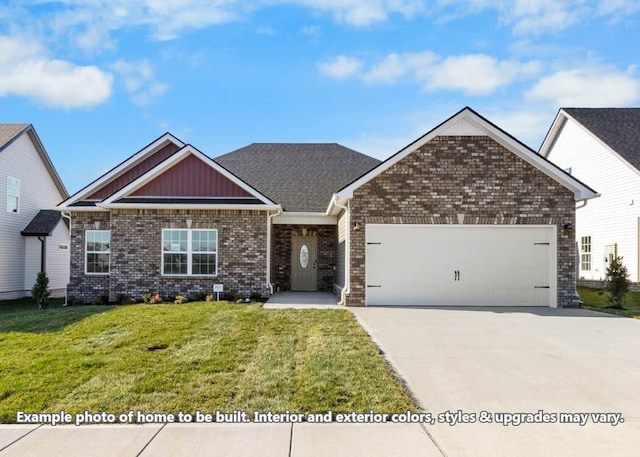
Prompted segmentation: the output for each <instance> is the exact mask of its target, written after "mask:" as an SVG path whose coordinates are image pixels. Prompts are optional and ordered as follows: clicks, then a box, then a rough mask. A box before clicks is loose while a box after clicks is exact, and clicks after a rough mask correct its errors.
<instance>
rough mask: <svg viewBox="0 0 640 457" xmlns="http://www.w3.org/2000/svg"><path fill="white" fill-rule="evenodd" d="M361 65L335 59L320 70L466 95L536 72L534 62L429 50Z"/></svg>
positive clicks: (342, 76) (489, 90)
mask: <svg viewBox="0 0 640 457" xmlns="http://www.w3.org/2000/svg"><path fill="white" fill-rule="evenodd" d="M363 65H364V64H363V62H362V61H361V60H359V59H356V58H354V57H347V56H339V57H337V58H335V59H333V60H331V61H329V62H328V63H325V64H321V66H320V69H321V71H322V72H323V73H325V74H326V75H329V76H331V77H334V78H336V79H346V78H349V77H353V76H359V77H361V78H362V79H363V80H364V81H365V82H367V83H369V84H395V83H397V82H398V81H399V80H400V79H402V78H405V77H406V78H410V79H412V80H413V81H414V82H415V83H416V84H418V85H420V86H421V87H422V88H423V89H424V90H426V91H438V90H452V91H460V92H464V93H466V94H469V95H487V94H490V93H492V92H494V91H496V90H497V89H499V88H500V87H503V86H507V85H510V84H512V83H513V82H514V81H516V80H517V79H519V78H529V77H531V76H534V75H535V74H537V73H538V71H539V64H538V63H537V62H518V61H514V60H498V59H496V58H495V57H492V56H489V55H486V54H467V55H460V56H450V57H446V58H443V57H441V56H438V55H437V54H435V53H433V52H431V51H424V52H418V53H413V52H407V53H402V54H396V53H393V54H389V55H387V56H385V57H384V58H383V59H381V60H380V61H379V62H378V63H376V64H375V65H373V66H371V67H370V68H369V69H368V70H366V71H364V72H360V69H361V68H362V67H363Z"/></svg>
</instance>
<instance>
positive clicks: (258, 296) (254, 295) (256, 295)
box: [249, 292, 262, 301]
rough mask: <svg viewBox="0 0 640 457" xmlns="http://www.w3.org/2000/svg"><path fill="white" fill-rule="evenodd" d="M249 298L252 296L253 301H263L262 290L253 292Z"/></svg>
mask: <svg viewBox="0 0 640 457" xmlns="http://www.w3.org/2000/svg"><path fill="white" fill-rule="evenodd" d="M249 298H251V301H262V294H261V293H260V292H251V295H250V296H249Z"/></svg>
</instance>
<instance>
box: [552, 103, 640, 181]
mask: <svg viewBox="0 0 640 457" xmlns="http://www.w3.org/2000/svg"><path fill="white" fill-rule="evenodd" d="M567 119H572V120H574V121H575V122H576V123H578V124H579V125H580V126H582V128H584V129H585V130H586V131H587V132H588V133H590V134H591V135H592V136H594V137H595V138H596V139H597V140H598V141H599V142H600V143H602V144H603V145H604V146H605V147H607V148H608V149H609V150H610V151H612V152H613V153H614V154H616V155H617V156H618V157H620V158H621V159H623V160H624V161H626V162H627V163H628V164H629V166H631V167H632V168H635V170H636V172H640V108H562V109H560V111H559V112H558V115H557V116H556V118H555V120H554V122H553V124H552V126H551V128H550V129H549V132H548V133H547V136H546V138H545V140H544V142H543V143H542V146H541V147H540V154H542V155H544V156H545V157H548V156H549V154H550V153H551V149H552V148H553V145H554V144H555V141H556V139H557V137H558V136H559V135H560V133H561V132H562V127H563V125H564V123H565V122H566V120H567Z"/></svg>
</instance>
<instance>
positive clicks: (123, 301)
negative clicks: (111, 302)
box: [116, 294, 136, 305]
mask: <svg viewBox="0 0 640 457" xmlns="http://www.w3.org/2000/svg"><path fill="white" fill-rule="evenodd" d="M116 303H117V304H119V305H133V304H134V303H136V299H135V298H133V297H129V296H128V295H125V294H118V295H117V297H116Z"/></svg>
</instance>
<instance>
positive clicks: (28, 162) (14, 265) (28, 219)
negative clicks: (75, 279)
mask: <svg viewBox="0 0 640 457" xmlns="http://www.w3.org/2000/svg"><path fill="white" fill-rule="evenodd" d="M67 197H68V194H67V191H66V189H65V187H64V185H63V184H62V181H61V180H60V177H59V176H58V174H57V172H56V170H55V168H54V167H53V164H52V163H51V160H50V159H49V156H48V155H47V152H46V151H45V149H44V147H43V146H42V143H41V142H40V139H39V138H38V135H37V133H36V131H35V129H34V128H33V126H32V125H30V124H0V299H12V298H19V297H23V296H26V295H29V294H30V291H31V287H32V286H33V284H34V283H35V280H36V276H37V274H38V272H39V271H41V267H42V254H43V247H44V252H45V255H44V261H45V265H44V267H45V271H46V272H47V275H48V276H49V286H50V289H51V291H52V295H53V296H56V295H58V296H59V295H64V292H65V289H66V287H67V283H68V282H69V249H68V245H69V227H68V224H67V222H66V221H65V220H64V219H63V218H62V215H60V213H59V212H53V211H46V210H52V209H54V208H55V207H56V205H57V204H58V203H60V201H62V200H64V199H65V198H67ZM43 210H45V211H43ZM27 228H29V230H26V229H27Z"/></svg>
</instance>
